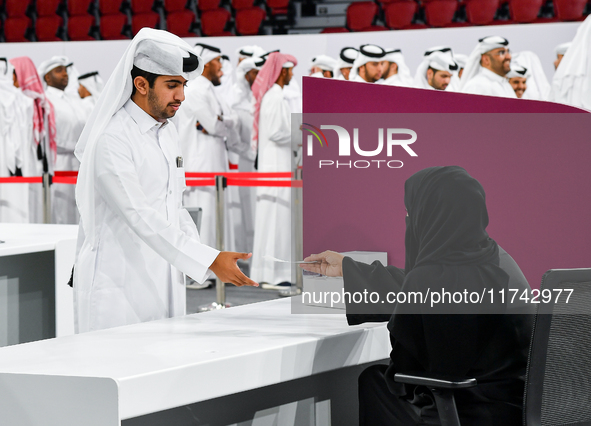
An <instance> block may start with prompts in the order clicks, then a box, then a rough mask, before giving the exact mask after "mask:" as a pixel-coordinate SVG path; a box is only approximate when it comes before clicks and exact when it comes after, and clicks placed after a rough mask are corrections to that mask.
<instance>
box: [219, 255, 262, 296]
mask: <svg viewBox="0 0 591 426" xmlns="http://www.w3.org/2000/svg"><path fill="white" fill-rule="evenodd" d="M251 256H252V253H236V252H233V251H222V252H220V254H218V257H216V258H215V260H214V261H213V263H212V264H211V266H210V267H209V269H211V270H212V271H213V273H214V274H216V275H217V277H218V278H219V279H220V280H222V282H224V283H230V284H234V285H235V286H237V287H242V286H243V285H250V286H254V287H258V286H259V285H258V283H256V282H254V281H253V280H251V279H250V278H248V277H247V276H246V275H244V274H243V273H242V271H241V270H240V268H239V267H238V265H237V264H236V261H237V260H238V259H244V260H246V259H249V258H250V257H251Z"/></svg>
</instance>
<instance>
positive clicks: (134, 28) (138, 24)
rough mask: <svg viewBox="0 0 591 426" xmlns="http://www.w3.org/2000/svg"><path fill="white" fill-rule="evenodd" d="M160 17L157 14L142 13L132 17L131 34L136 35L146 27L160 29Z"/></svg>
mask: <svg viewBox="0 0 591 426" xmlns="http://www.w3.org/2000/svg"><path fill="white" fill-rule="evenodd" d="M159 20H160V15H158V14H157V13H155V12H151V13H140V14H137V15H133V16H132V17H131V32H132V33H133V35H136V34H137V33H138V31H139V30H141V29H142V28H144V27H148V28H158V21H159Z"/></svg>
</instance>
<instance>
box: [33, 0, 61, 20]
mask: <svg viewBox="0 0 591 426" xmlns="http://www.w3.org/2000/svg"><path fill="white" fill-rule="evenodd" d="M61 2H62V0H43V1H38V2H37V16H53V15H55V14H56V12H57V10H58V7H59V6H60V4H61ZM24 3H26V2H24Z"/></svg>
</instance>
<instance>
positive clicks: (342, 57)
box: [333, 47, 359, 80]
mask: <svg viewBox="0 0 591 426" xmlns="http://www.w3.org/2000/svg"><path fill="white" fill-rule="evenodd" d="M357 55H359V50H357V49H355V48H354V47H343V48H342V49H341V53H340V54H339V59H338V60H337V64H336V66H335V69H334V71H333V74H334V78H335V79H339V80H344V79H345V77H343V73H342V72H341V69H342V68H351V67H352V66H353V63H354V62H355V59H356V58H357Z"/></svg>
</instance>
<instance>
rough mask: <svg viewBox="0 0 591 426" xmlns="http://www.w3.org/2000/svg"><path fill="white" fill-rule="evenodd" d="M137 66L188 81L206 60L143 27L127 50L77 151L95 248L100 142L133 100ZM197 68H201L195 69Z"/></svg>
mask: <svg viewBox="0 0 591 426" xmlns="http://www.w3.org/2000/svg"><path fill="white" fill-rule="evenodd" d="M183 58H186V59H188V60H189V62H190V65H191V66H185V64H184V59H183ZM134 65H136V66H137V67H138V68H141V69H142V70H144V71H147V72H151V73H154V74H162V75H180V76H182V77H184V78H186V79H187V80H191V79H193V78H196V77H197V76H199V75H201V73H202V72H203V61H202V59H201V58H200V57H199V56H197V54H196V52H195V50H194V49H193V48H192V47H191V46H189V45H188V44H187V43H186V42H185V41H183V40H181V39H180V38H179V37H177V36H176V35H174V34H171V33H169V32H167V31H162V30H154V29H152V28H142V29H141V30H140V31H139V32H138V33H137V35H136V36H135V37H134V38H133V40H132V41H131V43H130V44H129V46H128V47H127V49H126V50H125V53H124V54H123V57H122V58H121V60H120V61H119V63H118V64H117V66H116V67H115V70H114V71H113V73H112V74H111V77H110V78H109V80H108V81H107V84H106V85H105V88H104V89H103V93H102V95H101V97H100V98H99V100H98V102H97V104H96V106H95V108H94V109H93V111H92V113H91V114H90V117H89V119H88V121H87V122H86V126H85V127H84V130H83V131H82V134H81V135H80V139H78V144H77V145H76V150H75V154H76V157H77V158H78V159H79V160H80V162H81V164H80V171H79V173H78V184H77V185H76V204H77V205H78V210H79V211H80V218H81V223H82V225H83V226H84V233H85V236H86V238H88V239H89V241H90V243H91V245H92V247H95V244H96V235H95V216H94V210H95V208H94V205H95V190H94V157H95V151H96V143H97V141H98V139H99V137H100V136H101V135H102V133H103V131H104V130H105V128H106V127H107V125H108V124H109V121H110V120H111V118H112V117H113V115H114V114H115V113H116V112H117V111H119V109H120V108H121V107H122V106H123V105H124V104H125V102H127V101H128V100H129V98H130V97H131V92H132V87H133V82H132V79H131V70H132V68H133V66H134ZM140 65H141V66H140ZM195 65H197V67H196V68H193V67H194V66H195ZM184 69H187V71H185V70H184Z"/></svg>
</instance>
